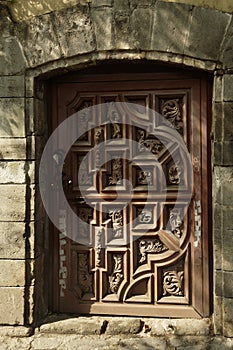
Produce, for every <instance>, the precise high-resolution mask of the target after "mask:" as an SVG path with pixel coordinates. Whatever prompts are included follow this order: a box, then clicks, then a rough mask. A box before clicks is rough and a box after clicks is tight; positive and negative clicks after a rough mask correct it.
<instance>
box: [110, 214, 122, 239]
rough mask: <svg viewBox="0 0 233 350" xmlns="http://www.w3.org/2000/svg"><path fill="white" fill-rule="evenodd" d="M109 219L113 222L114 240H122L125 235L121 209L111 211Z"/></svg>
mask: <svg viewBox="0 0 233 350" xmlns="http://www.w3.org/2000/svg"><path fill="white" fill-rule="evenodd" d="M109 217H110V218H111V220H112V228H113V236H114V238H120V237H122V235H123V228H122V226H123V214H122V211H121V210H119V209H113V210H110V211H109Z"/></svg>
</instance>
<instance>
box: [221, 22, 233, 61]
mask: <svg viewBox="0 0 233 350" xmlns="http://www.w3.org/2000/svg"><path fill="white" fill-rule="evenodd" d="M232 52H233V20H232V21H231V24H230V25H229V27H228V30H227V33H226V36H225V39H224V41H223V45H222V49H221V56H220V60H221V62H223V64H224V67H226V68H232V67H233V55H232Z"/></svg>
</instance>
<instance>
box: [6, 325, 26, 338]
mask: <svg viewBox="0 0 233 350" xmlns="http://www.w3.org/2000/svg"><path fill="white" fill-rule="evenodd" d="M31 334H32V328H31V327H24V326H2V327H0V337H13V338H14V337H17V338H23V337H28V336H30V335H31Z"/></svg>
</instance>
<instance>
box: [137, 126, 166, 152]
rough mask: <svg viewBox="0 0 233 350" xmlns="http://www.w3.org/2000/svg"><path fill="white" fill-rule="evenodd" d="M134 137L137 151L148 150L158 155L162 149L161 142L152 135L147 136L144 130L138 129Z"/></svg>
mask: <svg viewBox="0 0 233 350" xmlns="http://www.w3.org/2000/svg"><path fill="white" fill-rule="evenodd" d="M136 138H137V142H138V151H139V152H145V151H149V152H151V153H152V154H155V155H158V154H159V153H160V152H161V150H162V149H163V144H162V142H161V141H160V140H158V139H156V138H154V137H150V136H148V137H147V135H146V131H145V130H142V129H138V130H137V135H136Z"/></svg>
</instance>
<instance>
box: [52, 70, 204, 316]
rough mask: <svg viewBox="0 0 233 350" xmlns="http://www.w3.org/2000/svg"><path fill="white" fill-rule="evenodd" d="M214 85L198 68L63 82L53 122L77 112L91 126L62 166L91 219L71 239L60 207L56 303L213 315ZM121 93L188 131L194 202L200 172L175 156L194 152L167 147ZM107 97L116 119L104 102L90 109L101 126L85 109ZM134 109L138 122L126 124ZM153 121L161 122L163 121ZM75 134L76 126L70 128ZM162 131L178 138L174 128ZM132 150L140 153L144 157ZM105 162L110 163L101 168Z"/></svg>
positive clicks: (78, 309)
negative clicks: (210, 90)
mask: <svg viewBox="0 0 233 350" xmlns="http://www.w3.org/2000/svg"><path fill="white" fill-rule="evenodd" d="M207 86H208V84H207V82H206V79H204V78H203V77H198V76H193V75H192V74H186V75H178V74H177V75H172V76H171V75H167V74H164V75H162V74H150V75H147V74H143V75H140V74H138V75H132V74H129V75H119V76H109V75H99V76H79V77H77V79H76V80H75V79H74V78H73V79H72V82H70V81H69V80H67V78H62V79H60V80H57V81H56V82H54V84H53V101H54V103H53V129H55V128H56V127H57V126H58V125H59V123H61V122H62V121H64V120H65V119H66V118H67V117H69V116H70V115H72V114H73V113H76V112H78V111H79V116H80V119H79V123H78V127H79V130H87V129H89V131H88V132H84V133H83V135H82V136H81V137H80V138H79V139H78V140H77V141H76V142H75V143H74V144H73V146H72V147H71V149H70V152H69V154H68V156H67V157H66V160H65V164H64V168H63V172H64V191H65V193H66V197H67V199H68V201H69V203H70V206H71V207H72V209H73V211H74V212H75V213H76V214H77V215H78V216H79V218H81V219H82V221H81V223H80V225H79V227H77V228H76V230H77V232H78V233H79V241H78V242H76V241H75V240H71V239H69V238H67V237H66V231H67V230H69V227H70V226H71V225H72V218H69V216H68V215H67V213H66V212H65V211H64V210H63V209H62V208H61V210H60V222H61V227H62V230H61V232H60V233H58V232H57V230H56V229H54V236H53V241H54V247H55V248H54V251H53V254H54V261H55V264H54V268H53V276H54V286H53V290H54V296H53V310H54V311H59V312H74V313H90V314H93V313H98V314H119V315H142V316H143V315H144V316H155V317H201V316H206V315H208V314H209V233H208V231H209V227H208V220H207V219H206V218H208V206H209V202H208V186H207V184H208V180H209V178H208V176H209V173H208V169H207V152H208V141H207V140H208V138H207V132H208V123H207V101H206V100H207ZM115 102H128V103H134V104H137V105H141V106H144V107H146V108H147V109H148V111H149V109H152V110H154V111H156V112H158V113H160V114H161V115H162V116H163V117H164V118H166V119H167V120H168V121H169V122H170V123H171V124H172V125H173V128H174V129H175V130H176V131H177V132H178V133H179V134H180V135H181V137H182V138H183V140H184V142H185V143H186V145H187V148H188V150H189V152H190V155H191V159H192V163H193V177H194V186H193V187H194V188H193V197H192V201H191V203H190V205H189V207H188V208H187V188H188V187H189V179H190V175H191V174H189V169H188V168H186V167H185V161H184V163H182V164H183V165H182V166H180V167H179V166H178V167H177V164H175V163H174V160H173V159H174V158H176V157H179V158H180V159H184V158H185V154H184V153H183V151H182V149H180V148H179V147H173V146H172V144H171V147H170V148H169V146H167V147H165V146H164V144H163V143H161V141H160V140H159V138H156V137H154V136H152V135H151V134H150V133H149V132H147V131H145V129H144V128H143V125H144V124H146V123H148V121H147V120H146V119H143V118H142V117H141V119H140V115H139V114H140V113H139V111H140V107H138V110H137V106H135V110H133V109H132V108H131V109H130V110H127V106H126V107H125V110H124V111H122V110H121V108H120V107H118V106H119V105H118V104H114V103H115ZM101 103H108V105H107V107H106V106H105V107H104V108H105V109H106V108H107V113H108V118H109V120H110V121H111V122H110V123H109V124H107V125H106V124H104V123H103V120H102V115H103V111H101V108H102V107H99V108H98V110H97V112H96V111H95V112H93V115H91V120H95V122H96V123H97V124H98V127H95V128H93V129H91V127H90V125H89V123H90V120H89V119H90V115H89V114H88V113H86V111H85V108H87V107H90V106H94V105H97V104H101ZM81 111H82V112H81ZM149 114H150V113H149V112H148V115H149ZM129 115H130V118H136V119H137V124H134V125H132V126H131V125H127V124H126V120H125V118H126V117H125V116H129ZM144 117H145V116H144ZM148 118H151V116H148ZM152 118H153V117H152ZM148 120H149V119H148ZM140 123H141V124H140ZM152 123H154V127H155V128H156V125H155V124H156V121H155V120H154V121H153V120H152ZM140 125H141V127H140ZM68 135H69V133H68V131H67V135H66V136H64V137H68ZM163 137H164V138H165V139H166V138H167V144H168V145H169V137H170V135H166V134H164V135H163ZM106 140H110V141H111V146H110V147H108V149H107V151H106V152H103V153H101V152H98V150H97V151H96V152H95V154H94V156H93V154H92V155H91V152H90V151H91V150H92V149H93V147H95V146H96V145H98V144H100V143H101V142H103V141H106ZM134 141H136V142H137V144H138V148H137V152H136V153H134V152H135V149H134V147H133V146H132V143H133V142H134ZM87 154H88V156H89V158H88V159H86V161H85V162H83V160H84V159H85V156H86V155H87ZM127 158H130V159H136V160H137V162H136V164H134V162H129V161H128V160H127ZM155 158H156V162H157V164H158V165H156V164H155ZM100 164H102V166H101V170H100V171H98V173H97V174H96V175H93V169H94V168H95V167H98V165H100ZM161 169H162V170H163V174H164V177H165V182H166V186H165V188H164V187H163V184H164V179H163V177H162V175H161ZM125 179H127V180H129V181H130V183H131V184H132V186H133V195H132V198H131V201H130V202H129V205H128V206H126V207H124V208H123V207H122V202H124V201H129V199H130V194H129V188H128V182H125ZM80 188H82V189H84V192H85V194H86V195H87V196H88V199H89V201H90V202H91V203H92V206H89V205H88V204H87V203H86V201H85V198H83V195H82V194H81V192H80ZM93 189H97V190H98V193H95V192H94V191H93ZM178 189H179V191H180V193H181V195H180V196H179V197H177V193H178ZM116 191H119V192H121V200H119V201H114V202H112V204H111V203H110V204H109V203H108V204H105V202H104V200H114V199H115V198H116ZM163 191H164V193H163ZM161 194H163V195H162V197H161ZM175 205H176V207H175ZM186 209H187V212H186ZM184 212H186V214H185V215H184V214H183V213H184ZM202 218H204V220H202ZM82 222H84V223H88V224H89V225H88V226H86V225H83V224H82ZM167 228H168V230H167ZM82 239H83V244H82Z"/></svg>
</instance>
